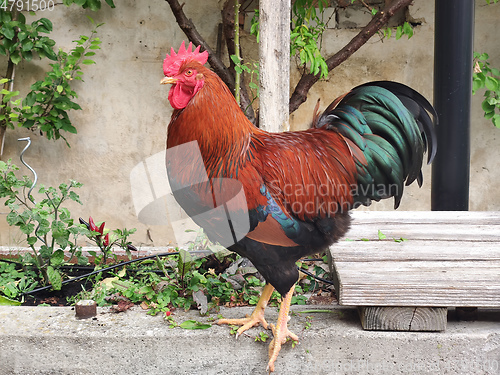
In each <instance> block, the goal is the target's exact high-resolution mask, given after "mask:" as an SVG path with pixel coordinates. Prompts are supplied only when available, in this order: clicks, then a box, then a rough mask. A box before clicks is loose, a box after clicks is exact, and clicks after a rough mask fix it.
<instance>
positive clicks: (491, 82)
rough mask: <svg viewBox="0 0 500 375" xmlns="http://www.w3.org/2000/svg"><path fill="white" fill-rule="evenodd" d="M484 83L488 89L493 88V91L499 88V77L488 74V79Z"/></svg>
mask: <svg viewBox="0 0 500 375" xmlns="http://www.w3.org/2000/svg"><path fill="white" fill-rule="evenodd" d="M484 83H485V85H486V88H487V89H488V90H491V91H497V90H498V80H497V79H495V78H493V77H490V76H486V81H485V82H484Z"/></svg>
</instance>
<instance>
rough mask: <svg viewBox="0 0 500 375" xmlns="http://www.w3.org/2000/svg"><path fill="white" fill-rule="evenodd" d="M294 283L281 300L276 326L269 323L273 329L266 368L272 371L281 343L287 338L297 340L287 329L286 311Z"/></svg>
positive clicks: (288, 307)
mask: <svg viewBox="0 0 500 375" xmlns="http://www.w3.org/2000/svg"><path fill="white" fill-rule="evenodd" d="M294 289H295V285H294V286H292V288H291V289H290V290H289V291H288V293H287V294H286V296H285V298H283V301H282V302H281V306H280V313H279V316H278V322H277V323H276V328H275V327H274V325H272V324H271V329H272V330H273V335H274V339H273V341H271V344H270V345H269V363H268V364H267V370H268V371H269V372H273V371H274V362H275V361H276V359H277V358H278V354H279V352H280V349H281V345H283V344H284V343H285V342H286V340H287V339H288V338H291V339H292V340H294V341H299V337H298V336H297V335H296V334H295V333H293V332H290V331H289V330H288V325H287V323H288V319H289V318H288V312H289V310H290V303H291V302H292V296H293V291H294Z"/></svg>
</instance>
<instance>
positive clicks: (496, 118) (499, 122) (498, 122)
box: [491, 113, 500, 128]
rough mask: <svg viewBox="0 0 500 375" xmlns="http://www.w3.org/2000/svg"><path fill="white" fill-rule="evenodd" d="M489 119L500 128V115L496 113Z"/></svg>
mask: <svg viewBox="0 0 500 375" xmlns="http://www.w3.org/2000/svg"><path fill="white" fill-rule="evenodd" d="M491 121H492V122H493V125H495V126H496V127H497V128H500V115H499V114H498V113H497V114H496V115H495V116H493V118H492V119H491Z"/></svg>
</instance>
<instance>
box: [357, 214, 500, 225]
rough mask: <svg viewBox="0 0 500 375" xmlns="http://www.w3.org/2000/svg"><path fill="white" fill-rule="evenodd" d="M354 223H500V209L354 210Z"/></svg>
mask: <svg viewBox="0 0 500 375" xmlns="http://www.w3.org/2000/svg"><path fill="white" fill-rule="evenodd" d="M351 217H352V218H353V222H354V223H358V222H359V223H361V222H364V223H369V222H372V223H396V224H397V223H401V222H405V223H436V224H440V225H441V224H445V223H450V224H453V223H466V224H467V223H470V222H474V223H475V224H494V225H500V212H499V211H352V212H351Z"/></svg>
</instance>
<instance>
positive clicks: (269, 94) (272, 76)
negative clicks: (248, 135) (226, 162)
mask: <svg viewBox="0 0 500 375" xmlns="http://www.w3.org/2000/svg"><path fill="white" fill-rule="evenodd" d="M259 11H260V13H259V14H260V17H259V22H260V24H259V27H260V41H259V55H260V56H259V65H260V77H259V78H260V79H259V81H260V98H259V99H260V111H259V123H260V127H261V129H264V130H266V131H270V132H280V131H283V130H288V128H289V123H288V121H289V120H288V117H289V116H288V102H289V96H290V11H291V1H290V0H260V3H259Z"/></svg>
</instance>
